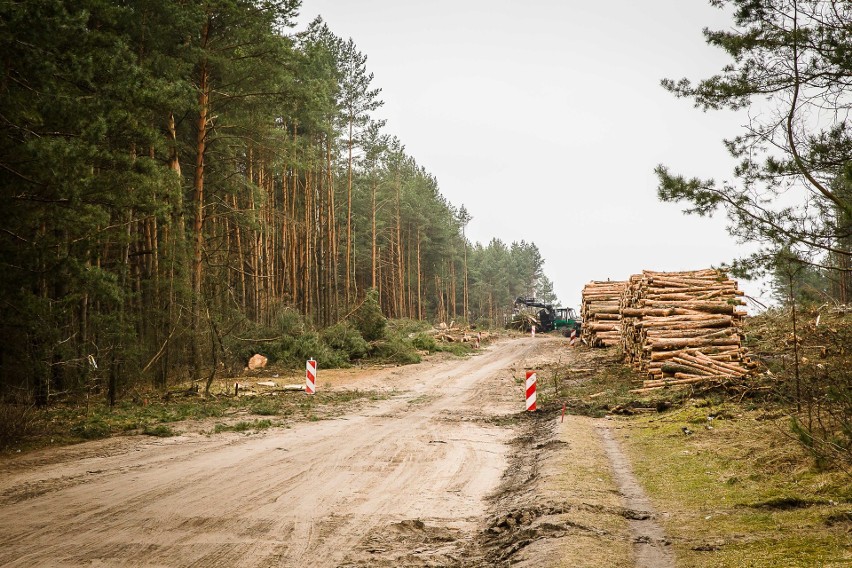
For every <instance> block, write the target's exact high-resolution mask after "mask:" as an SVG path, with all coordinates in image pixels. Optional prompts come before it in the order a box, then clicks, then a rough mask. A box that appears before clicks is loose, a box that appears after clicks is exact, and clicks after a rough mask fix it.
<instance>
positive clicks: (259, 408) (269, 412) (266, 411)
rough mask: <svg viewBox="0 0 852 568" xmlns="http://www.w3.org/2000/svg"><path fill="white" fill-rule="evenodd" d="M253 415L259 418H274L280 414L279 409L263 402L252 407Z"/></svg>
mask: <svg viewBox="0 0 852 568" xmlns="http://www.w3.org/2000/svg"><path fill="white" fill-rule="evenodd" d="M251 413H252V414H257V415H258V416H274V415H276V414H278V409H277V408H275V406H273V405H272V404H270V403H269V402H267V401H263V402H259V403H257V404H255V405H254V406H252V407H251Z"/></svg>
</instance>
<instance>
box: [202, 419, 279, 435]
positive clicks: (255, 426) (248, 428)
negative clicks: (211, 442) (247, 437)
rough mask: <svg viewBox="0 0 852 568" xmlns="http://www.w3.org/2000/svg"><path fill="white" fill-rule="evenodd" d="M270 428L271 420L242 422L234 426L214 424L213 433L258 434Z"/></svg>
mask: <svg viewBox="0 0 852 568" xmlns="http://www.w3.org/2000/svg"><path fill="white" fill-rule="evenodd" d="M268 428H272V421H271V420H253V421H247V420H242V421H240V422H237V423H236V424H216V427H215V428H214V429H213V431H214V432H215V433H217V434H219V433H220V432H252V431H253V432H260V431H261V430H266V429H268Z"/></svg>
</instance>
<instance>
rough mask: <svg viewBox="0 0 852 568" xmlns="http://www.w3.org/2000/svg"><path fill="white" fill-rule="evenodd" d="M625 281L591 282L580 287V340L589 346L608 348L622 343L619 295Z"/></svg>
mask: <svg viewBox="0 0 852 568" xmlns="http://www.w3.org/2000/svg"><path fill="white" fill-rule="evenodd" d="M626 287H627V282H625V281H617V282H610V281H606V282H604V281H592V282H589V283H588V284H586V286H585V287H584V288H583V303H582V305H581V306H580V316H581V317H582V319H583V334H582V338H583V340H584V341H585V342H586V344H587V345H589V346H591V347H609V346H610V345H618V344H619V343H620V342H621V296H622V295H623V294H624V290H625V289H626Z"/></svg>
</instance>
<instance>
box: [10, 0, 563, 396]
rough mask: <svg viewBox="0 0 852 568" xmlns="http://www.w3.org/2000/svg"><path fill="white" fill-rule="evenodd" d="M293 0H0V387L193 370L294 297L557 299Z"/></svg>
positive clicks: (294, 303) (319, 314)
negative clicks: (391, 130)
mask: <svg viewBox="0 0 852 568" xmlns="http://www.w3.org/2000/svg"><path fill="white" fill-rule="evenodd" d="M298 7H299V2H298V1H297V0H283V1H280V0H279V1H273V0H210V1H207V2H185V1H180V2H176V1H173V0H135V1H134V0H127V1H117V0H113V1H109V0H75V1H73V2H72V1H70V0H65V1H62V0H30V1H27V2H3V3H0V54H1V55H0V57H2V63H3V69H2V78H0V132H2V136H0V192H2V193H0V196H2V197H0V207H2V212H0V215H2V221H0V223H2V228H0V266H2V268H0V282H1V283H0V318H1V319H0V334H2V336H0V393H2V394H5V396H7V397H13V398H16V399H18V400H22V399H24V398H28V399H34V400H36V401H37V402H39V403H45V402H47V401H48V400H49V398H50V395H51V393H53V392H65V391H73V390H74V389H79V388H81V385H84V384H86V382H87V381H88V380H89V378H90V377H91V376H92V374H93V373H95V371H96V372H97V373H98V374H99V375H100V376H109V377H110V384H111V386H113V387H114V385H115V383H116V381H117V380H118V379H117V377H122V380H123V381H125V382H128V381H129V382H130V383H132V382H133V381H150V382H151V383H153V384H156V385H166V384H168V382H169V380H170V379H172V378H174V377H175V376H177V375H178V372H180V373H181V376H182V378H186V377H192V378H196V379H198V378H201V377H202V375H206V374H208V373H209V372H210V368H211V366H215V365H217V364H219V363H218V362H220V361H221V357H222V356H223V354H224V353H225V351H226V347H225V345H226V343H227V341H228V339H229V338H230V339H234V338H241V339H251V338H255V339H256V338H257V336H258V335H262V334H263V333H264V330H268V329H269V328H270V326H274V324H275V322H276V318H277V317H278V315H279V314H280V313H281V311H282V310H288V311H291V312H292V311H295V312H297V313H299V314H301V317H303V318H305V321H307V322H309V323H310V324H311V325H312V326H314V327H317V328H322V327H328V326H331V325H333V324H336V323H338V322H340V321H341V320H345V319H346V318H347V317H348V316H349V315H350V314H351V313H352V312H353V310H354V309H356V307H357V306H358V305H359V304H360V303H361V302H362V301H363V299H364V297H365V295H366V294H367V292H368V291H369V290H371V289H375V290H377V293H378V294H377V297H378V303H379V305H380V307H381V310H382V312H383V313H384V314H385V315H386V316H388V317H392V318H412V319H417V320H426V319H428V320H432V321H450V320H453V319H455V320H464V321H468V322H471V323H477V324H480V325H492V324H494V323H498V322H500V321H502V315H503V312H504V311H505V310H506V309H507V308H508V307H509V306H510V305H511V301H512V299H513V298H514V297H516V296H517V295H521V294H530V293H539V294H542V293H543V294H544V295H545V296H547V295H550V296H552V286H551V285H550V283H549V281H548V280H547V278H546V277H544V275H543V273H542V265H543V262H544V261H543V259H542V258H541V255H540V254H539V251H538V249H537V248H536V246H535V245H534V244H531V243H526V242H523V241H522V242H520V243H513V244H511V245H506V244H504V243H503V242H502V241H500V240H499V239H494V240H492V241H491V242H490V243H489V244H488V245H487V246H483V245H481V244H478V243H477V244H472V243H470V242H469V241H468V240H467V239H466V237H465V234H464V230H465V226H466V225H467V223H468V222H469V221H470V219H471V216H470V214H469V213H468V212H467V210H466V209H465V208H464V207H463V206H462V207H459V208H456V207H454V206H453V205H451V204H450V203H448V202H447V201H446V199H444V197H443V196H442V195H441V193H440V191H439V188H438V183H437V180H436V179H435V178H434V177H433V176H432V175H430V173H429V172H428V171H426V170H425V169H424V168H423V167H422V166H421V165H419V164H418V163H417V162H416V161H415V159H414V158H413V157H412V156H409V155H408V154H407V153H406V151H405V147H404V145H403V143H402V142H401V141H400V140H398V139H397V138H396V137H393V136H390V135H388V134H386V133H385V132H384V131H383V129H384V122H383V121H380V120H377V119H376V118H375V117H374V116H373V112H374V111H375V110H376V109H377V108H378V107H379V106H380V105H381V104H382V101H381V100H380V98H379V96H380V90H379V89H377V88H375V87H374V86H373V85H372V80H373V76H372V74H371V73H369V72H368V71H367V67H366V59H367V58H366V56H365V55H364V54H362V53H360V52H359V51H358V49H357V47H356V46H355V44H354V42H353V41H352V40H351V39H350V40H343V39H341V38H339V37H337V36H335V35H334V34H333V33H332V32H331V31H330V30H329V29H328V27H327V26H326V25H325V24H324V23H323V22H322V21H321V20H319V19H318V20H316V21H314V22H312V23H311V24H310V25H309V26H308V27H307V30H306V31H304V32H301V33H295V32H293V30H292V28H293V25H294V23H295V19H296V17H297V9H298ZM448 135H452V133H451V132H448ZM549 299H553V298H552V297H551V298H549ZM261 339H262V338H261ZM96 367H97V369H96ZM128 377H129V379H128ZM113 394H114V393H113Z"/></svg>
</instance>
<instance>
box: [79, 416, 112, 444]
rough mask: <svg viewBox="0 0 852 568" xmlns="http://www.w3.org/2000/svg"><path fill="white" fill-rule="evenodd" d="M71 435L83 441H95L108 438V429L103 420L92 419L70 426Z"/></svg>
mask: <svg viewBox="0 0 852 568" xmlns="http://www.w3.org/2000/svg"><path fill="white" fill-rule="evenodd" d="M71 434H73V435H74V436H77V437H78V438H83V439H84V440H97V439H98V438H106V437H107V436H109V434H110V427H109V424H107V423H106V422H105V421H104V420H103V419H101V418H92V419H90V420H89V421H87V422H83V423H82V424H76V425H74V426H72V427H71Z"/></svg>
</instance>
